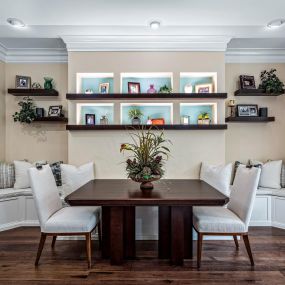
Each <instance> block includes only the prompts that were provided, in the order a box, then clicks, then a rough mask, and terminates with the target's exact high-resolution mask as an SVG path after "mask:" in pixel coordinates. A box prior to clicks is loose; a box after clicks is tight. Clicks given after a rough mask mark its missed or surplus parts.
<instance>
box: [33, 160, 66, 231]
mask: <svg viewBox="0 0 285 285" xmlns="http://www.w3.org/2000/svg"><path fill="white" fill-rule="evenodd" d="M29 175H30V181H31V186H32V191H33V196H34V201H35V205H36V209H37V213H38V217H39V220H40V225H41V229H43V228H44V226H45V223H46V221H47V220H48V219H49V218H50V217H51V216H52V215H53V214H54V213H55V212H57V211H58V210H59V209H61V208H62V203H61V200H60V197H59V192H58V189H57V186H56V183H55V179H54V176H53V174H52V171H51V168H50V166H49V165H44V166H43V167H42V168H41V169H37V168H35V167H33V168H30V169H29Z"/></svg>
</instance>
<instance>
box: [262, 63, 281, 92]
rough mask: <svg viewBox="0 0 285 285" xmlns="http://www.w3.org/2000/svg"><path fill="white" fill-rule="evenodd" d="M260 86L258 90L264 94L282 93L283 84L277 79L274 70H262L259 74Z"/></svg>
mask: <svg viewBox="0 0 285 285" xmlns="http://www.w3.org/2000/svg"><path fill="white" fill-rule="evenodd" d="M260 80H261V84H260V85H259V89H263V90H264V91H265V92H266V93H283V92H284V89H283V88H284V83H283V82H282V81H281V80H280V79H279V78H278V77H277V75H276V69H274V68H272V69H271V70H270V71H266V70H263V71H262V72H261V74H260Z"/></svg>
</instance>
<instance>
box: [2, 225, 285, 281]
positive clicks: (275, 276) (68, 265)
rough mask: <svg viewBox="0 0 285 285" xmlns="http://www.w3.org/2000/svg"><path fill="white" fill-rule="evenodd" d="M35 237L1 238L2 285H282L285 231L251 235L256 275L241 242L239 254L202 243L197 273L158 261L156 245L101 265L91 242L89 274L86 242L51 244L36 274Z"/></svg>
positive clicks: (226, 245)
mask: <svg viewBox="0 0 285 285" xmlns="http://www.w3.org/2000/svg"><path fill="white" fill-rule="evenodd" d="M39 236H40V231H39V228H34V227H30V228H18V229H14V230H10V231H5V232H0V284H1V285H2V284H3V285H6V284H7V285H9V284H26V285H34V284H42V285H55V284H63V285H64V284H70V285H80V284H88V285H89V284H96V285H97V284H98V285H101V284H104V285H119V284H120V285H121V284H126V285H130V284H132V285H133V284H139V285H148V284H157V285H162V284H173V285H178V284H231V285H233V284H267V285H272V284H280V285H281V284H282V285H284V284H285V230H280V229H276V228H263V227H262V228H260V227H255V228H251V229H250V241H251V246H252V249H253V254H254V258H255V264H256V266H255V268H254V269H252V268H251V266H250V263H249V260H248V257H247V255H246V251H245V247H244V245H243V243H242V242H241V241H239V243H240V250H239V252H237V251H236V250H235V244H234V241H205V242H204V246H203V255H202V267H201V269H200V270H199V271H198V270H197V269H196V262H195V260H196V257H195V259H194V260H193V261H191V260H186V261H185V265H184V266H182V267H180V266H171V265H169V261H168V260H159V259H157V258H156V256H157V242H153V241H147V242H146V241H144V242H143V241H140V242H137V256H138V257H137V259H136V260H133V261H128V262H126V263H125V264H124V265H122V266H111V265H110V264H109V262H108V261H107V260H102V259H101V258H100V254H99V251H98V244H97V242H94V243H93V259H92V269H90V270H88V269H87V262H86V255H85V243H84V241H61V240H59V241H57V242H56V245H55V250H54V251H52V249H51V240H52V239H51V238H48V239H47V242H46V245H45V248H44V250H43V253H42V257H41V260H40V265H39V267H38V268H35V267H34V261H35V256H36V250H37V246H38V242H39ZM195 245H196V244H195ZM195 253H196V249H195Z"/></svg>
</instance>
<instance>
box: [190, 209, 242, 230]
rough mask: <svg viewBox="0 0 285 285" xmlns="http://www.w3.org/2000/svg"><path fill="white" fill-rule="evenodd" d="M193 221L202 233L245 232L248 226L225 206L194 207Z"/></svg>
mask: <svg viewBox="0 0 285 285" xmlns="http://www.w3.org/2000/svg"><path fill="white" fill-rule="evenodd" d="M193 222H194V227H195V229H196V230H197V231H198V232H200V233H203V232H204V233H243V232H246V227H245V225H244V223H243V222H242V221H241V220H240V218H239V217H238V216H237V215H236V214H234V213H233V212H232V211H230V210H229V209H227V208H224V207H194V208H193Z"/></svg>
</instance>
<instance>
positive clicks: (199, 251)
mask: <svg viewBox="0 0 285 285" xmlns="http://www.w3.org/2000/svg"><path fill="white" fill-rule="evenodd" d="M202 243H203V234H201V233H198V243H197V267H198V268H200V267H201V258H202Z"/></svg>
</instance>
